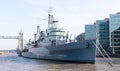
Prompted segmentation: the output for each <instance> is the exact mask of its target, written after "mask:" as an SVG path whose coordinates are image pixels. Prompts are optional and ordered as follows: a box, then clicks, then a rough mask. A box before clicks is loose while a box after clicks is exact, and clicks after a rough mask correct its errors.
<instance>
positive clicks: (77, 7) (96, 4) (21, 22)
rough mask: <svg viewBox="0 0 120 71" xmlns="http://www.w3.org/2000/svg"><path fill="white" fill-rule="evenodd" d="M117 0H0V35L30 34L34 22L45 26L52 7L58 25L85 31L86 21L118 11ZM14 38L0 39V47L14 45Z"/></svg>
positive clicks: (43, 28) (26, 37)
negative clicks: (20, 32) (21, 32)
mask: <svg viewBox="0 0 120 71" xmlns="http://www.w3.org/2000/svg"><path fill="white" fill-rule="evenodd" d="M119 3H120V0H0V25H1V26H0V35H3V36H4V35H5V36H16V35H18V32H19V31H23V32H24V39H26V40H28V39H29V38H33V34H34V33H35V32H36V26H37V25H38V24H39V25H40V27H41V30H45V28H47V21H45V20H42V19H47V12H48V10H49V7H53V10H54V11H53V13H54V14H55V18H56V19H58V20H59V23H58V24H59V27H62V28H63V29H65V31H69V32H70V33H71V34H73V37H74V36H75V35H78V34H79V33H82V32H84V26H85V24H93V23H94V22H95V20H98V19H104V18H105V17H109V14H114V13H116V12H119V11H120V4H119ZM17 42H18V41H17V40H12V39H9V40H7V39H4V40H3V39H0V49H15V48H16V47H17V44H18V43H17Z"/></svg>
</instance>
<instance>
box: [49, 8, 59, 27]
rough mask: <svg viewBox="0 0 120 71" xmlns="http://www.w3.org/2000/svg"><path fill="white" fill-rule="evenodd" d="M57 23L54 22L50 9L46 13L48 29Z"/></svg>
mask: <svg viewBox="0 0 120 71" xmlns="http://www.w3.org/2000/svg"><path fill="white" fill-rule="evenodd" d="M57 22H58V21H57V20H54V16H53V15H52V8H50V10H49V11H48V28H50V26H53V25H54V23H57Z"/></svg>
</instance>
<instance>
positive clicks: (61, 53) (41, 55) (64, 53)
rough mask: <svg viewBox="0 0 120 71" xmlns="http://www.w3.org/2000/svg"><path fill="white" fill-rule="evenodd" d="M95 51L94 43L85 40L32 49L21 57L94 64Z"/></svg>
mask: <svg viewBox="0 0 120 71" xmlns="http://www.w3.org/2000/svg"><path fill="white" fill-rule="evenodd" d="M95 51H96V47H95V45H94V44H93V41H90V40H85V41H80V42H72V43H68V44H63V45H57V46H49V47H44V48H43V47H36V48H31V49H29V51H28V52H22V53H21V56H23V57H29V58H36V59H49V60H62V61H77V62H82V63H94V62H95V53H96V52H95Z"/></svg>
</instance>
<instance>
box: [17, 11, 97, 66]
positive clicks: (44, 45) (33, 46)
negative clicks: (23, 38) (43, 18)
mask: <svg viewBox="0 0 120 71" xmlns="http://www.w3.org/2000/svg"><path fill="white" fill-rule="evenodd" d="M57 22H58V21H57V20H55V19H54V16H53V14H52V13H51V11H49V12H48V28H47V29H46V30H45V31H40V27H39V26H37V33H36V34H34V41H29V42H28V43H27V44H25V45H24V48H23V49H22V50H21V49H20V48H19V47H18V49H17V53H18V55H19V56H23V57H28V58H35V59H44V60H57V61H74V62H81V63H93V64H94V63H95V57H96V56H95V55H96V47H95V45H94V43H93V42H95V40H82V41H77V40H75V39H74V40H72V39H71V35H69V34H68V33H66V32H65V31H64V30H63V29H62V28H59V27H58V26H57V24H58V23H57Z"/></svg>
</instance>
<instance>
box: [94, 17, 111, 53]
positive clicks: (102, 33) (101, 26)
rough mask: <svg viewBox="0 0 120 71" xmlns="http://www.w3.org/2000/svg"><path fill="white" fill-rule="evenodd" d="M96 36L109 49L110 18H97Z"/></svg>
mask: <svg viewBox="0 0 120 71" xmlns="http://www.w3.org/2000/svg"><path fill="white" fill-rule="evenodd" d="M95 25H96V37H97V39H98V41H99V42H100V44H101V45H102V47H103V48H104V49H105V50H107V51H108V50H109V19H108V18H105V19H104V20H96V23H95Z"/></svg>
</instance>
